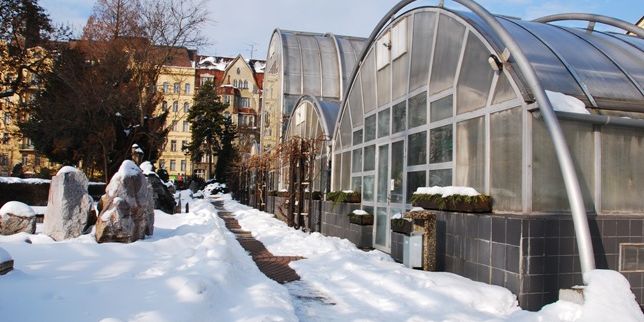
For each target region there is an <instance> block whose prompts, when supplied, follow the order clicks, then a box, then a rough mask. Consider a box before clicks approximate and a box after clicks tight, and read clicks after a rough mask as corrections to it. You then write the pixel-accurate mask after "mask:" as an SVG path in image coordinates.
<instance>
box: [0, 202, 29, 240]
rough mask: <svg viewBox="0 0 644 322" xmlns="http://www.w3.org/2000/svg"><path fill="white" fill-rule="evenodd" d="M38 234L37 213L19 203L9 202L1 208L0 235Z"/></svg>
mask: <svg viewBox="0 0 644 322" xmlns="http://www.w3.org/2000/svg"><path fill="white" fill-rule="evenodd" d="M20 232H25V233H29V234H33V233H35V232H36V213H35V212H34V210H33V209H31V207H29V206H28V205H26V204H24V203H22V202H19V201H9V202H7V203H5V204H4V205H3V206H2V208H0V235H13V234H16V233H20Z"/></svg>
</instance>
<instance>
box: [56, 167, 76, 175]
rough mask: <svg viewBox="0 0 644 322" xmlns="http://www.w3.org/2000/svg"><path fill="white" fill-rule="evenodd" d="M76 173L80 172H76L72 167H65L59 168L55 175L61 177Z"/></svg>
mask: <svg viewBox="0 0 644 322" xmlns="http://www.w3.org/2000/svg"><path fill="white" fill-rule="evenodd" d="M77 171H79V172H80V170H78V169H76V168H74V167H72V166H69V165H66V166H64V167H62V168H60V170H58V172H57V173H56V175H61V174H63V173H70V172H77Z"/></svg>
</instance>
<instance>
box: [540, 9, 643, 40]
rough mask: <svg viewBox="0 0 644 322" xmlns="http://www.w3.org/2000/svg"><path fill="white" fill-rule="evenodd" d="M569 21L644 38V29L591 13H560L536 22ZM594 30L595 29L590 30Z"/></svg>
mask: <svg viewBox="0 0 644 322" xmlns="http://www.w3.org/2000/svg"><path fill="white" fill-rule="evenodd" d="M569 20H578V21H588V22H589V23H590V24H592V26H593V27H594V23H596V22H600V23H603V24H606V25H609V26H613V27H616V28H620V29H622V30H625V31H628V32H632V33H634V34H636V35H637V36H638V37H640V38H644V29H642V28H640V27H637V26H635V25H633V24H632V23H630V22H628V21H624V20H621V19H617V18H612V17H608V16H602V15H596V14H590V13H560V14H556V15H549V16H545V17H541V18H537V19H534V20H532V21H534V22H543V23H548V22H553V21H569ZM589 29H590V30H593V28H589Z"/></svg>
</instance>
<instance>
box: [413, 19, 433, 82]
mask: <svg viewBox="0 0 644 322" xmlns="http://www.w3.org/2000/svg"><path fill="white" fill-rule="evenodd" d="M435 21H436V14H435V13H433V12H419V13H416V14H415V15H414V35H413V44H414V45H413V46H412V49H411V70H410V73H411V75H410V77H409V90H415V89H417V88H419V87H421V86H423V85H425V84H427V76H428V75H427V74H428V73H429V58H430V57H432V47H433V45H434V44H433V42H434V26H435V25H436V23H435Z"/></svg>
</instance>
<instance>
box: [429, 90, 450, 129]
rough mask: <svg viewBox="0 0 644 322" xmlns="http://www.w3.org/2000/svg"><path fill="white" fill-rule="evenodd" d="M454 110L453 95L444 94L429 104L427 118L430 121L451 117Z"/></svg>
mask: <svg viewBox="0 0 644 322" xmlns="http://www.w3.org/2000/svg"><path fill="white" fill-rule="evenodd" d="M453 112H454V95H451V94H450V95H449V96H445V97H443V98H440V99H438V100H435V101H433V102H431V103H430V104H429V119H430V121H431V122H436V121H440V120H444V119H446V118H448V117H452V114H453Z"/></svg>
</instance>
